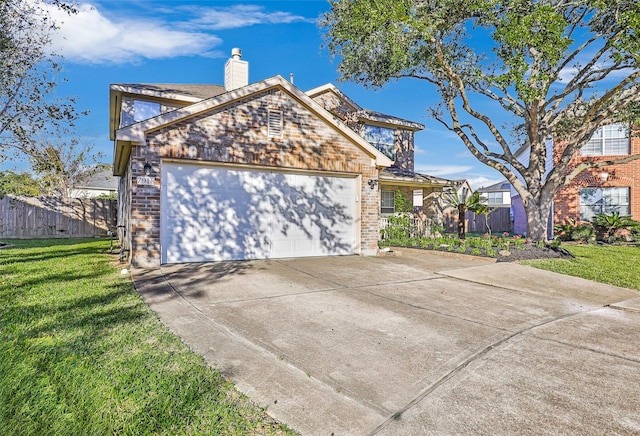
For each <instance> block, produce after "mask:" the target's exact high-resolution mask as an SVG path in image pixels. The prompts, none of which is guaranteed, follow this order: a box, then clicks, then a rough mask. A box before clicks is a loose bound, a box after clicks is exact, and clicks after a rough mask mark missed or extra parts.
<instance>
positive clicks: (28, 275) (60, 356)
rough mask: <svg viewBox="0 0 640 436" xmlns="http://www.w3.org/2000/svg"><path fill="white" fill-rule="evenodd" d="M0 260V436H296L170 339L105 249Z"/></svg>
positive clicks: (73, 247) (55, 245)
mask: <svg viewBox="0 0 640 436" xmlns="http://www.w3.org/2000/svg"><path fill="white" fill-rule="evenodd" d="M11 242H12V243H15V244H16V245H17V247H16V248H13V249H5V250H0V375H1V376H0V434H2V435H98V434H99V435H108V434H118V435H128V434H132V435H133V434H136V435H145V434H154V435H156V434H159V435H162V434H166V435H196V434H201V435H214V434H215V435H225V434H226V435H244V434H260V435H263V434H293V432H291V431H290V430H288V429H286V428H285V427H284V426H281V425H280V424H278V423H276V422H274V421H273V420H271V419H270V418H269V417H268V416H267V415H266V414H265V412H264V411H263V410H261V409H259V408H257V407H256V406H255V405H254V404H253V403H251V402H250V401H249V400H248V399H247V398H246V397H244V396H242V395H241V394H239V393H238V392H237V391H236V390H235V388H234V386H233V384H232V383H231V382H229V381H228V380H226V379H224V378H223V377H222V376H221V374H220V373H219V372H218V371H217V370H215V369H211V368H209V367H208V366H207V365H206V363H205V362H204V360H203V359H202V358H201V357H200V356H198V355H196V354H194V353H192V352H191V351H189V349H188V348H187V347H186V346H185V345H184V344H183V343H182V342H180V340H179V339H178V338H177V337H176V336H175V335H173V334H172V333H170V332H169V330H168V329H167V328H165V327H164V326H163V325H162V324H161V323H160V322H159V321H158V319H157V317H156V316H155V315H154V313H153V312H152V311H151V310H150V309H149V308H148V307H147V306H146V305H145V304H144V302H143V301H142V300H141V298H140V297H139V296H138V294H137V293H136V292H135V290H134V288H133V285H132V283H131V280H130V279H129V277H128V276H121V275H120V266H119V265H118V264H117V263H115V260H116V257H117V256H116V255H115V254H109V253H108V252H107V249H108V247H109V241H108V240H106V241H105V240H60V239H58V240H29V241H15V242H14V241H11Z"/></svg>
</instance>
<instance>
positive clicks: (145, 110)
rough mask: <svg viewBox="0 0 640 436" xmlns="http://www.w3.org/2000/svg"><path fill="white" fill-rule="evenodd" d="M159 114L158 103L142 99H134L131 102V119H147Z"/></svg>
mask: <svg viewBox="0 0 640 436" xmlns="http://www.w3.org/2000/svg"><path fill="white" fill-rule="evenodd" d="M158 115H160V103H155V102H152V101H144V100H134V102H133V121H134V122H136V123H137V122H139V121H143V120H148V119H149V118H153V117H155V116H158Z"/></svg>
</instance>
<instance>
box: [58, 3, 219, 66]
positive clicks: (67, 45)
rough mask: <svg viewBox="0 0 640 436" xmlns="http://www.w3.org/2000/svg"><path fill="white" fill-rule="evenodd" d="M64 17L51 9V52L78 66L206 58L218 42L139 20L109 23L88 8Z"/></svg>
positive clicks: (91, 8)
mask: <svg viewBox="0 0 640 436" xmlns="http://www.w3.org/2000/svg"><path fill="white" fill-rule="evenodd" d="M77 9H78V13H77V14H72V15H67V14H66V13H64V12H62V11H60V10H58V9H57V8H55V7H52V8H51V15H52V17H53V18H54V20H55V21H56V22H57V23H58V24H59V27H60V29H59V31H58V32H56V33H55V35H54V41H53V43H54V48H55V50H56V52H58V53H59V54H61V55H62V56H64V57H65V59H67V60H70V61H74V62H80V63H107V62H111V63H125V62H134V61H137V60H140V59H163V58H170V57H175V56H193V55H207V54H210V53H211V50H212V48H213V47H215V46H217V45H219V44H220V43H221V42H222V40H221V39H220V38H218V37H216V36H215V35H210V34H206V33H202V32H185V31H179V30H174V29H172V28H171V27H170V26H169V25H168V24H166V23H162V22H156V21H145V20H141V19H133V18H132V19H122V20H117V21H116V20H111V19H109V18H107V17H105V16H104V15H103V14H102V13H100V11H98V10H97V9H96V8H94V7H93V6H91V5H90V4H87V3H83V4H79V5H78V6H77Z"/></svg>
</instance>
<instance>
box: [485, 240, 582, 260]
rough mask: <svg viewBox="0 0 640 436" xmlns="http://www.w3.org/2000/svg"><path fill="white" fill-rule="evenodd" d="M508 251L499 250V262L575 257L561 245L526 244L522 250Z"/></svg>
mask: <svg viewBox="0 0 640 436" xmlns="http://www.w3.org/2000/svg"><path fill="white" fill-rule="evenodd" d="M508 253H509V254H508V255H507V253H503V252H499V253H498V256H497V257H496V259H497V261H498V262H518V261H521V260H532V259H567V258H573V257H575V256H574V255H573V254H571V253H569V252H568V251H567V250H565V249H564V248H561V247H551V246H546V247H544V248H540V247H538V246H537V245H535V244H524V248H523V249H522V250H511V251H509V252H508Z"/></svg>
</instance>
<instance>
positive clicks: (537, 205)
mask: <svg viewBox="0 0 640 436" xmlns="http://www.w3.org/2000/svg"><path fill="white" fill-rule="evenodd" d="M525 211H526V213H527V239H528V240H529V241H533V242H541V241H542V242H548V241H549V238H548V237H547V230H548V224H549V214H550V213H551V199H548V200H544V199H531V200H529V202H528V204H527V205H526V206H525Z"/></svg>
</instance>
